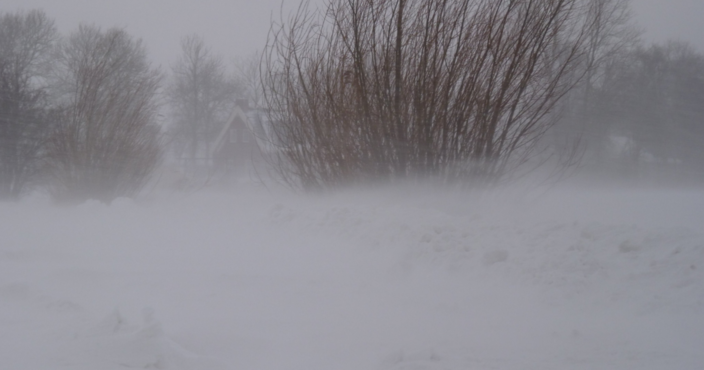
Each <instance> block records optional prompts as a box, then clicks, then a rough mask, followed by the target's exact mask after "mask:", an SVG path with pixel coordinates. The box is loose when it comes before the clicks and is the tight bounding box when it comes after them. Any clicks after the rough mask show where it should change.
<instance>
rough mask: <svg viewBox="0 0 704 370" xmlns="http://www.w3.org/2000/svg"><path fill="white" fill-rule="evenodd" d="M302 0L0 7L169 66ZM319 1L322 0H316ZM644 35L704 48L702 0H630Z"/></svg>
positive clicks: (256, 42) (235, 50)
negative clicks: (34, 14)
mask: <svg viewBox="0 0 704 370" xmlns="http://www.w3.org/2000/svg"><path fill="white" fill-rule="evenodd" d="M299 1H300V0H283V2H282V0H2V2H1V3H0V11H2V12H7V11H15V10H28V9H34V8H41V9H44V10H45V11H46V13H47V14H48V15H49V16H50V17H52V18H54V19H55V20H56V22H57V25H58V26H59V29H60V30H61V31H62V32H70V31H72V30H73V29H75V28H76V27H77V26H78V24H79V23H81V22H85V23H95V24H98V25H101V26H104V27H110V26H119V27H124V28H125V29H127V31H128V32H129V33H130V34H132V35H134V36H137V37H140V38H142V39H143V40H144V41H145V43H146V44H147V47H148V48H149V51H150V53H151V55H152V59H153V61H154V63H155V64H157V65H162V66H163V67H168V66H169V65H170V64H171V63H172V62H173V61H174V60H175V59H176V58H177V57H178V54H179V40H180V38H181V37H182V36H184V35H187V34H190V33H197V34H199V35H200V36H202V37H203V38H204V39H205V41H206V43H207V44H208V45H210V46H211V47H212V49H213V50H214V51H215V52H216V53H218V54H221V55H223V56H225V57H226V58H233V57H236V56H246V55H250V54H252V53H253V52H255V51H256V50H261V48H262V46H263V44H264V42H265V41H266V35H267V32H268V30H269V25H270V21H271V19H272V16H273V17H274V18H275V19H278V14H279V12H280V9H281V7H282V4H283V6H284V8H285V9H286V10H285V11H286V12H289V11H291V10H292V9H294V8H295V7H296V6H297V5H298V3H299ZM315 1H321V0H315ZM632 5H633V9H634V13H635V17H636V20H637V21H638V23H639V24H640V26H641V27H643V28H645V29H646V33H645V38H646V39H649V40H654V41H664V40H667V39H671V38H679V39H683V40H686V41H688V42H690V43H692V44H693V45H694V46H695V47H697V48H698V49H699V50H700V51H702V52H704V0H632Z"/></svg>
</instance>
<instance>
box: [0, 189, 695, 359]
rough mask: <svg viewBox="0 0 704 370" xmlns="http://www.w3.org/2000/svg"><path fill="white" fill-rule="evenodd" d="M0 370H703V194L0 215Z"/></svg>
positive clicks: (206, 201)
mask: <svg viewBox="0 0 704 370" xmlns="http://www.w3.org/2000/svg"><path fill="white" fill-rule="evenodd" d="M0 369H8V370H23V369H27V370H36V369H75V370H95V369H100V370H117V369H178V370H189V369H197V370H209V369H217V370H224V369H247V370H455V369H458V370H459V369H472V370H474V369H476V370H484V369H536V370H538V369H540V370H551V369H560V370H562V369H600V370H601V369H619V370H620V369H638V370H648V369H658V370H659V369H692V370H695V369H704V191H701V190H679V191H674V190H654V189H640V190H628V191H627V190H615V189H600V190H593V189H592V190H584V189H582V190H580V189H553V190H550V191H547V192H536V191H533V192H519V191H515V190H508V189H506V190H501V191H493V192H481V193H479V192H459V191H449V190H448V191H440V190H431V189H414V188H386V189H375V190H356V191H352V190H348V191H343V192H339V193H336V194H328V195H318V196H310V195H308V196H303V195H291V194H288V193H285V192H278V191H277V192H272V191H267V190H265V189H259V188H254V187H249V186H243V185H242V186H239V187H237V188H235V189H233V190H230V191H229V192H224V191H222V190H214V189H205V190H202V191H200V192H198V193H195V194H190V195H184V194H173V193H172V194H159V195H154V196H152V197H151V198H150V199H144V200H140V201H136V202H135V201H131V200H127V199H118V200H117V201H115V202H113V203H112V204H111V205H104V204H101V203H98V202H92V201H89V202H86V203H84V204H81V205H79V206H74V207H58V206H54V205H52V204H51V203H50V202H49V201H48V200H47V199H45V198H44V197H42V196H33V197H29V198H27V199H25V200H23V201H21V202H19V203H2V204H0Z"/></svg>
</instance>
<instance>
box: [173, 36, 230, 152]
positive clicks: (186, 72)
mask: <svg viewBox="0 0 704 370" xmlns="http://www.w3.org/2000/svg"><path fill="white" fill-rule="evenodd" d="M181 50H182V55H181V58H180V59H179V60H178V61H177V62H176V64H174V65H173V67H172V68H171V70H172V78H171V83H170V85H169V88H168V91H167V96H168V99H169V103H170V106H171V114H172V117H173V124H174V126H173V129H172V134H173V137H174V140H175V142H176V143H177V144H178V145H179V146H180V147H181V148H183V149H184V150H182V151H184V152H185V153H184V154H185V155H186V156H187V157H189V159H190V160H191V164H195V161H196V160H197V159H198V158H199V157H202V158H203V159H208V156H209V153H210V144H211V142H212V141H213V140H214V138H215V136H216V135H217V134H218V130H219V129H220V127H221V126H222V123H223V121H224V120H226V119H227V117H228V116H229V115H230V113H231V111H232V108H233V106H234V103H235V96H236V95H237V93H238V86H237V84H236V83H235V81H234V80H233V79H232V78H231V77H230V76H228V74H227V73H226V69H225V66H224V64H223V62H222V59H221V58H220V57H218V56H215V55H213V54H212V53H211V51H210V49H208V48H207V47H206V45H205V43H204V41H203V40H202V39H201V38H200V37H198V36H196V35H190V36H187V37H184V38H183V39H182V40H181ZM186 153H187V154H186Z"/></svg>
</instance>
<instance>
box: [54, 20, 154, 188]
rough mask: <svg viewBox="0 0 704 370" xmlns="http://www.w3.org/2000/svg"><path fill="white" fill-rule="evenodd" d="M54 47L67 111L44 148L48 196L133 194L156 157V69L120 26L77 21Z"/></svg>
mask: <svg viewBox="0 0 704 370" xmlns="http://www.w3.org/2000/svg"><path fill="white" fill-rule="evenodd" d="M58 49H59V50H58V53H57V55H56V60H55V62H54V63H55V68H57V70H58V72H56V73H55V76H56V81H54V87H55V89H56V94H57V97H56V98H57V99H58V101H59V102H61V105H62V106H63V107H64V114H63V117H62V121H61V122H60V124H59V126H58V128H57V129H56V130H55V131H54V132H53V136H52V137H51V139H50V142H49V143H48V146H47V151H48V156H47V169H48V171H49V173H50V175H51V179H50V182H49V187H50V191H51V193H52V195H53V196H54V197H55V198H56V199H57V200H59V201H74V200H82V199H97V200H101V201H105V202H109V201H111V200H113V199H115V198H116V197H120V196H132V195H134V194H136V193H137V192H138V191H139V190H140V189H141V188H142V187H143V186H144V185H145V183H146V182H147V180H148V179H149V175H150V174H151V172H152V170H153V169H154V167H155V166H156V165H157V164H158V162H159V160H160V158H161V143H160V134H159V127H158V126H157V124H156V115H157V102H156V92H157V89H158V86H159V82H160V74H159V72H158V71H156V70H154V69H152V68H151V67H150V64H149V63H148V62H147V55H146V50H145V48H144V47H143V46H142V44H141V42H139V41H135V40H133V39H132V38H131V37H130V36H129V35H127V34H126V33H125V32H124V31H123V30H119V29H111V30H107V31H102V30H100V29H99V28H97V27H92V26H81V27H80V28H79V30H78V31H77V32H75V33H74V34H72V35H71V36H70V37H69V38H68V39H66V40H65V41H64V42H63V43H62V44H61V45H60V46H59V48H58Z"/></svg>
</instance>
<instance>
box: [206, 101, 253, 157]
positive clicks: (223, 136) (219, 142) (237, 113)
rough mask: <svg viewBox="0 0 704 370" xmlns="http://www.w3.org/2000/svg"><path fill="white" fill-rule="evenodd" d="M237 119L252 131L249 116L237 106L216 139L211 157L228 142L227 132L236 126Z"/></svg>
mask: <svg viewBox="0 0 704 370" xmlns="http://www.w3.org/2000/svg"><path fill="white" fill-rule="evenodd" d="M237 119H240V120H241V122H242V123H243V124H244V125H245V126H246V128H247V129H248V130H250V131H251V130H252V124H251V122H250V120H249V117H247V114H246V113H245V112H244V110H242V108H241V107H240V106H239V105H238V106H235V109H233V110H232V114H230V117H229V118H228V119H227V121H225V124H224V125H223V127H222V129H221V130H220V133H219V134H218V136H217V138H216V139H215V142H214V143H213V147H212V152H211V153H210V154H211V156H212V155H213V154H214V153H216V152H217V151H218V150H220V148H221V147H222V146H223V145H224V144H225V140H227V131H229V130H230V128H231V127H232V125H233V124H235V120H237Z"/></svg>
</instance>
